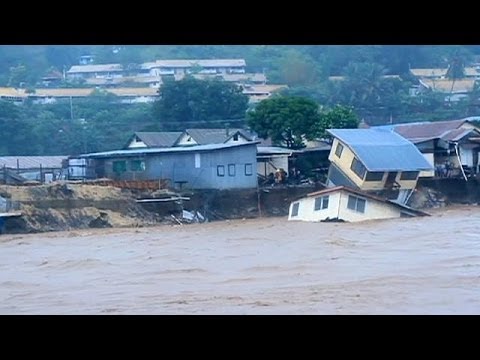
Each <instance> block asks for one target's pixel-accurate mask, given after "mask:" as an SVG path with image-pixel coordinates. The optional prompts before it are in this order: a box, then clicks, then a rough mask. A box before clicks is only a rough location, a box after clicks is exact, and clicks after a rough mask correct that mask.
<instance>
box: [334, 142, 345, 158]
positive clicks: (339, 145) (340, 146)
mask: <svg viewBox="0 0 480 360" xmlns="http://www.w3.org/2000/svg"><path fill="white" fill-rule="evenodd" d="M342 151H343V145H342V144H340V143H338V144H337V148H336V149H335V155H337V157H339V158H340V157H341V156H342Z"/></svg>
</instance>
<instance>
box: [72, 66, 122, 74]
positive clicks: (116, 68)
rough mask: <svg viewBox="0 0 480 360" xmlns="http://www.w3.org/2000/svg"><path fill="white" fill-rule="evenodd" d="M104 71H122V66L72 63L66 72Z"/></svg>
mask: <svg viewBox="0 0 480 360" xmlns="http://www.w3.org/2000/svg"><path fill="white" fill-rule="evenodd" d="M105 71H123V66H122V65H120V64H98V65H74V66H72V67H71V68H70V70H68V71H67V74H78V73H89V72H105Z"/></svg>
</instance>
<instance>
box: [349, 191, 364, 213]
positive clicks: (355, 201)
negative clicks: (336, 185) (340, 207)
mask: <svg viewBox="0 0 480 360" xmlns="http://www.w3.org/2000/svg"><path fill="white" fill-rule="evenodd" d="M366 203H367V201H366V200H365V199H361V198H359V197H356V196H353V195H348V204H347V208H349V209H350V210H353V211H356V212H360V213H364V212H365V205H366Z"/></svg>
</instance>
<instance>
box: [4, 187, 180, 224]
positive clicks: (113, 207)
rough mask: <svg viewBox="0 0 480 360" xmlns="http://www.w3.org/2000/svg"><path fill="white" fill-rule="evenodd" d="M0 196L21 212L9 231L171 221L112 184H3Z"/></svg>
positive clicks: (133, 195) (125, 190) (135, 195)
mask: <svg viewBox="0 0 480 360" xmlns="http://www.w3.org/2000/svg"><path fill="white" fill-rule="evenodd" d="M0 195H2V196H5V197H7V198H10V199H13V200H15V201H16V203H18V204H19V207H20V210H21V212H22V217H21V218H18V219H15V220H12V221H10V222H9V224H7V225H8V226H7V231H8V232H11V233H14V232H22V233H24V232H43V231H59V230H71V229H82V228H99V227H132V226H134V227H138V226H146V225H153V224H159V223H173V221H172V219H171V218H170V217H169V216H168V217H167V216H165V215H164V214H160V213H157V212H154V211H148V210H147V209H145V208H144V207H143V206H142V205H141V204H138V203H137V202H136V199H137V197H138V196H139V194H138V192H135V191H131V190H128V189H119V188H116V187H111V186H97V185H85V184H71V183H55V184H49V185H39V186H6V185H4V186H0ZM143 195H144V196H148V195H147V194H143Z"/></svg>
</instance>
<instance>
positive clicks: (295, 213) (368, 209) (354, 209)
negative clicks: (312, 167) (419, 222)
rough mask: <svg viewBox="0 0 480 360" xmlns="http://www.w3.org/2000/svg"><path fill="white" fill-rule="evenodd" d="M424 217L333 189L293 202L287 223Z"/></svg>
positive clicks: (379, 200)
mask: <svg viewBox="0 0 480 360" xmlns="http://www.w3.org/2000/svg"><path fill="white" fill-rule="evenodd" d="M426 215H428V214H426V213H424V212H422V211H419V210H415V209H412V208H410V207H408V206H405V205H402V204H399V203H397V202H394V201H391V200H387V199H384V198H381V197H378V196H374V195H372V194H368V193H365V192H362V191H358V190H354V189H350V188H348V187H345V186H337V187H332V188H327V189H325V190H322V191H318V192H314V193H311V194H308V195H307V196H305V197H303V198H301V199H299V200H296V201H293V202H292V203H291V204H290V208H289V213H288V220H291V221H292V220H293V221H311V222H319V221H347V222H358V221H365V220H380V219H393V218H400V217H414V216H426Z"/></svg>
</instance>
